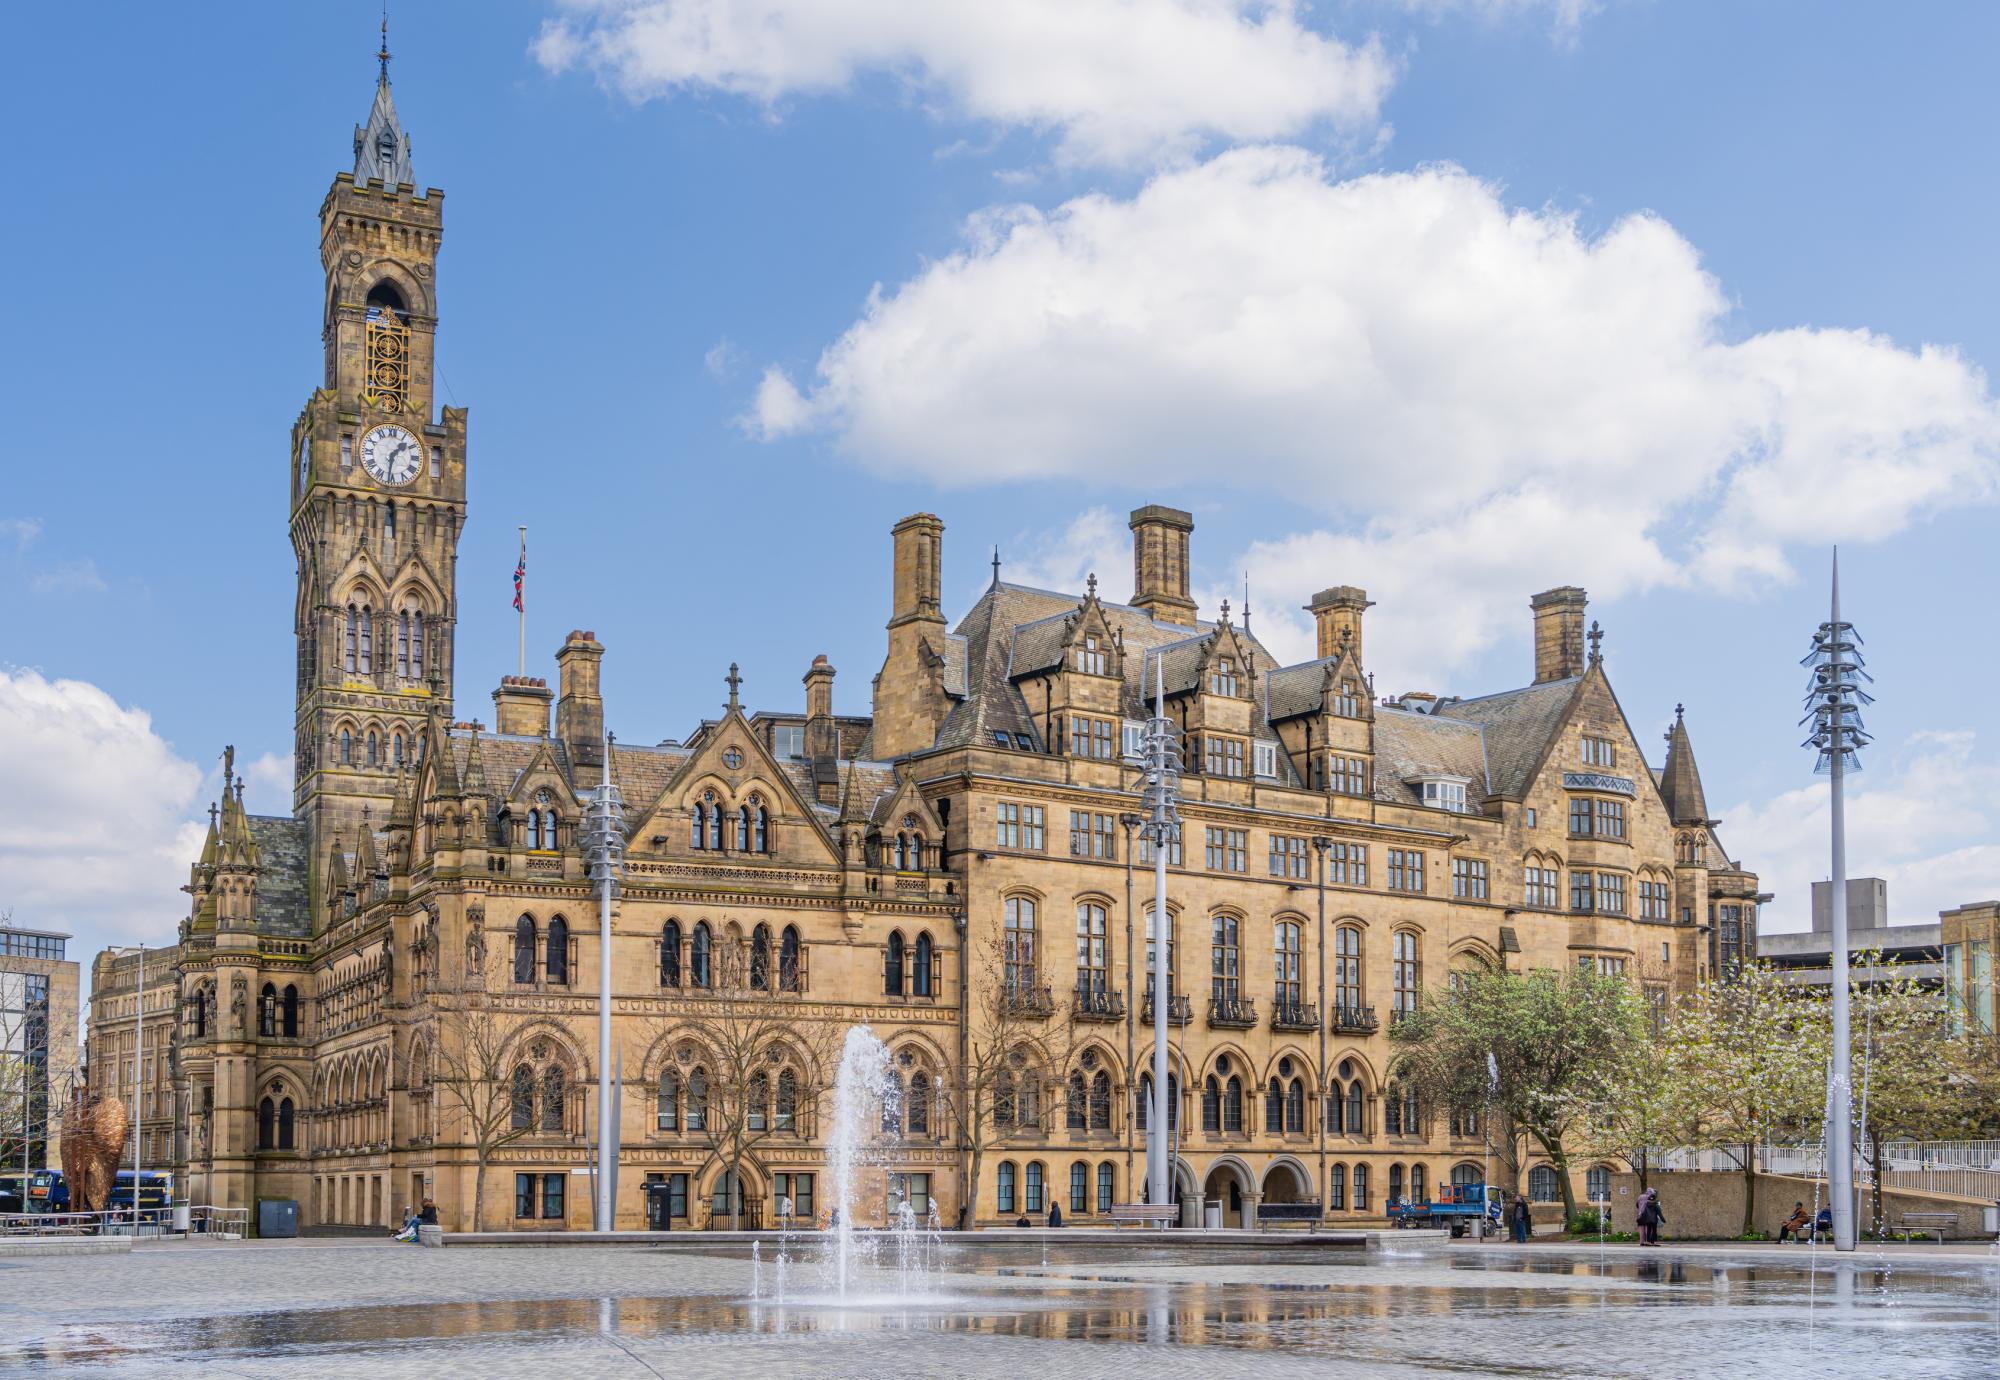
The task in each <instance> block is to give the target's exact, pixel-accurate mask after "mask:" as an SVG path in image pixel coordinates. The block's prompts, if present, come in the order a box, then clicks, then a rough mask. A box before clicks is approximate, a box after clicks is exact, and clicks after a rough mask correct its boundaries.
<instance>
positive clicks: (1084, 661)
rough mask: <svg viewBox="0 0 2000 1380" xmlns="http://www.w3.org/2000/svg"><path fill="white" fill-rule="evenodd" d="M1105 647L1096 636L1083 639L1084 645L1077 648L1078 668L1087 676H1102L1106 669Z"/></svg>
mask: <svg viewBox="0 0 2000 1380" xmlns="http://www.w3.org/2000/svg"><path fill="white" fill-rule="evenodd" d="M1104 665H1105V661H1104V649H1103V647H1102V646H1100V645H1099V643H1098V640H1097V639H1096V638H1094V637H1086V638H1084V639H1083V645H1082V646H1081V647H1078V648H1077V649H1076V669H1077V670H1079V671H1081V672H1083V673H1084V674H1085V675H1086V676H1101V675H1103V674H1104V673H1105V671H1104Z"/></svg>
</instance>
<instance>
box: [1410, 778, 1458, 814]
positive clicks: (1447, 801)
mask: <svg viewBox="0 0 2000 1380" xmlns="http://www.w3.org/2000/svg"><path fill="white" fill-rule="evenodd" d="M1469 784H1471V783H1470V782H1468V781H1467V780H1466V779H1465V778H1464V777H1462V776H1426V777H1424V778H1422V779H1421V780H1419V781H1418V782H1417V786H1418V789H1419V790H1420V791H1421V792H1422V794H1423V801H1424V804H1425V805H1428V806H1429V807H1430V808H1431V809H1433V810H1450V811H1451V812H1452V813H1453V814H1459V815H1462V814H1464V813H1465V812H1466V809H1465V788H1466V786H1468V785H1469Z"/></svg>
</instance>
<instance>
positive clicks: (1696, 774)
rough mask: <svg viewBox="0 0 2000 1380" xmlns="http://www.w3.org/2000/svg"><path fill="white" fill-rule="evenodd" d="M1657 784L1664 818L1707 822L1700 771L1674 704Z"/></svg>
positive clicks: (1689, 822) (1706, 804)
mask: <svg viewBox="0 0 2000 1380" xmlns="http://www.w3.org/2000/svg"><path fill="white" fill-rule="evenodd" d="M1659 783H1660V797H1661V799H1663V800H1665V801H1666V803H1667V817H1668V818H1669V819H1671V820H1672V821H1673V822H1674V823H1676V824H1705V823H1707V822H1708V798H1707V797H1706V796H1705V795H1703V794H1702V789H1701V771H1700V769H1699V768H1697V767H1696V766H1695V764H1694V744H1693V743H1691V742H1689V741H1688V731H1687V722H1686V720H1684V719H1683V718H1682V717H1681V714H1680V710H1679V708H1678V707H1677V708H1676V709H1675V710H1674V726H1673V728H1672V729H1670V730H1669V731H1668V733H1667V763H1666V765H1665V766H1664V767H1662V768H1661V769H1660V775H1659Z"/></svg>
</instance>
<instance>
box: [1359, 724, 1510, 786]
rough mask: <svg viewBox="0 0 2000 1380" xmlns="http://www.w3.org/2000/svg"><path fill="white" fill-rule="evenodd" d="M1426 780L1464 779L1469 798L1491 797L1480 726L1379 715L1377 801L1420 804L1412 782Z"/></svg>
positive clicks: (1376, 737)
mask: <svg viewBox="0 0 2000 1380" xmlns="http://www.w3.org/2000/svg"><path fill="white" fill-rule="evenodd" d="M1423 776H1462V777H1465V778H1466V779H1467V780H1469V781H1470V782H1471V784H1470V785H1468V786H1467V787H1466V788H1465V791H1466V796H1467V798H1468V799H1469V800H1472V801H1477V800H1478V799H1479V798H1480V797H1482V796H1484V795H1486V794H1487V793H1488V787H1487V781H1486V736H1485V733H1484V731H1483V730H1482V729H1481V728H1480V726H1479V725H1478V724H1471V723H1464V722H1461V721H1458V720H1454V719H1441V718H1439V717H1438V716H1437V715H1435V714H1419V713H1416V712H1415V711H1413V710H1408V709H1388V708H1384V709H1381V710H1379V711H1377V713H1376V715H1375V798H1376V799H1377V800H1392V801H1395V802H1396V803H1398V804H1401V805H1408V804H1411V803H1413V802H1415V801H1416V799H1417V793H1416V787H1414V786H1412V785H1411V784H1410V783H1411V782H1412V781H1414V780H1415V779H1416V778H1418V777H1423Z"/></svg>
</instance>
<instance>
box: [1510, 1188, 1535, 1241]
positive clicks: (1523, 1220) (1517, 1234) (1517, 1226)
mask: <svg viewBox="0 0 2000 1380" xmlns="http://www.w3.org/2000/svg"><path fill="white" fill-rule="evenodd" d="M1509 1217H1510V1219H1511V1221H1512V1223H1513V1227H1514V1241H1515V1243H1516V1244H1518V1245H1523V1246H1525V1245H1526V1244H1527V1243H1528V1232H1529V1231H1530V1230H1531V1229H1532V1228H1533V1225H1534V1217H1533V1214H1531V1213H1530V1212H1529V1211H1528V1197H1527V1195H1526V1194H1525V1193H1524V1194H1520V1195H1518V1196H1516V1197H1515V1199H1514V1206H1513V1209H1512V1210H1511V1211H1510V1213H1509Z"/></svg>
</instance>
